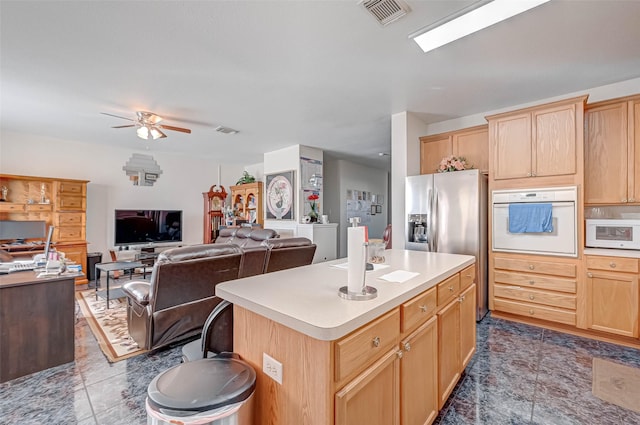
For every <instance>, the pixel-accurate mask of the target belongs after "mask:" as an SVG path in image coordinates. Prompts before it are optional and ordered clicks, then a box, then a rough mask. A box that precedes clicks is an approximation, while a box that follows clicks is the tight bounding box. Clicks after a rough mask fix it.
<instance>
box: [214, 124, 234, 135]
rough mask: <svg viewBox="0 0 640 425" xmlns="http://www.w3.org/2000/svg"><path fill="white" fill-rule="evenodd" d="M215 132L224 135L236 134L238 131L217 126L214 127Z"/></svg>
mask: <svg viewBox="0 0 640 425" xmlns="http://www.w3.org/2000/svg"><path fill="white" fill-rule="evenodd" d="M216 131H219V132H220V133H224V134H236V133H238V130H234V129H233V128H229V127H225V126H222V125H219V126H217V127H216Z"/></svg>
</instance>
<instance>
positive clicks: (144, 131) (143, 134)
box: [136, 125, 150, 140]
mask: <svg viewBox="0 0 640 425" xmlns="http://www.w3.org/2000/svg"><path fill="white" fill-rule="evenodd" d="M136 134H137V135H138V137H139V138H141V139H145V140H149V138H150V137H149V128H148V127H147V126H144V125H143V126H141V127H139V128H138V129H137V130H136Z"/></svg>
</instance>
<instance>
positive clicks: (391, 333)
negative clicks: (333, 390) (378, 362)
mask: <svg viewBox="0 0 640 425" xmlns="http://www.w3.org/2000/svg"><path fill="white" fill-rule="evenodd" d="M399 336H400V310H399V309H397V308H396V309H394V310H392V311H390V312H389V313H387V314H385V315H384V316H382V317H380V318H378V319H376V320H374V321H373V322H371V323H369V324H368V325H366V326H364V327H363V328H360V329H358V330H357V331H355V332H353V333H352V334H350V335H348V336H346V337H344V338H343V339H341V340H340V341H338V342H336V344H335V360H336V370H335V375H336V381H341V380H343V379H344V378H346V377H348V376H349V375H351V374H352V373H356V372H359V371H361V370H364V368H366V367H367V366H368V365H369V364H371V362H373V361H374V360H375V359H377V358H379V357H380V356H381V355H382V354H383V353H385V352H386V351H388V350H389V349H391V347H393V346H394V345H395V344H397V343H398V340H399Z"/></svg>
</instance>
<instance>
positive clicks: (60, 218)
mask: <svg viewBox="0 0 640 425" xmlns="http://www.w3.org/2000/svg"><path fill="white" fill-rule="evenodd" d="M87 183H88V181H87V180H70V179H58V178H50V177H34V176H16V175H9V174H0V188H6V192H7V197H6V200H5V201H4V202H0V220H18V221H26V220H42V221H44V222H45V223H46V225H47V227H48V226H54V232H53V236H52V242H53V244H54V246H55V248H56V250H58V251H60V252H64V254H65V256H66V258H68V259H70V260H71V261H74V262H75V263H77V264H80V265H81V266H82V270H83V272H85V271H86V260H87V241H86V210H87ZM5 248H7V250H8V251H9V252H10V253H11V255H13V256H15V257H20V256H23V257H24V256H33V255H35V254H37V253H41V252H44V246H42V247H37V246H36V247H33V246H31V247H29V249H27V250H25V246H20V245H10V246H8V247H5ZM84 283H87V278H86V277H81V278H76V284H84Z"/></svg>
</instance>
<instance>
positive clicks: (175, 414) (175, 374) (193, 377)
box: [146, 357, 256, 425]
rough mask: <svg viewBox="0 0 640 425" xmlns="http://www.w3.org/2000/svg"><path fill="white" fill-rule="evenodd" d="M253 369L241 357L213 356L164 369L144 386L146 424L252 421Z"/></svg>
mask: <svg viewBox="0 0 640 425" xmlns="http://www.w3.org/2000/svg"><path fill="white" fill-rule="evenodd" d="M255 386H256V372H255V371H254V370H253V368H252V367H251V366H250V365H249V364H247V363H246V362H243V361H242V360H239V359H236V358H230V357H213V358H210V359H201V360H196V361H192V362H187V363H182V364H180V365H177V366H174V367H172V368H171V369H167V370H165V371H164V372H162V373H161V374H159V375H158V376H156V377H155V378H153V381H151V383H150V384H149V387H148V389H147V400H146V409H147V424H149V425H176V424H178V425H183V424H184V425H204V424H206V425H252V424H253V392H254V390H255Z"/></svg>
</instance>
